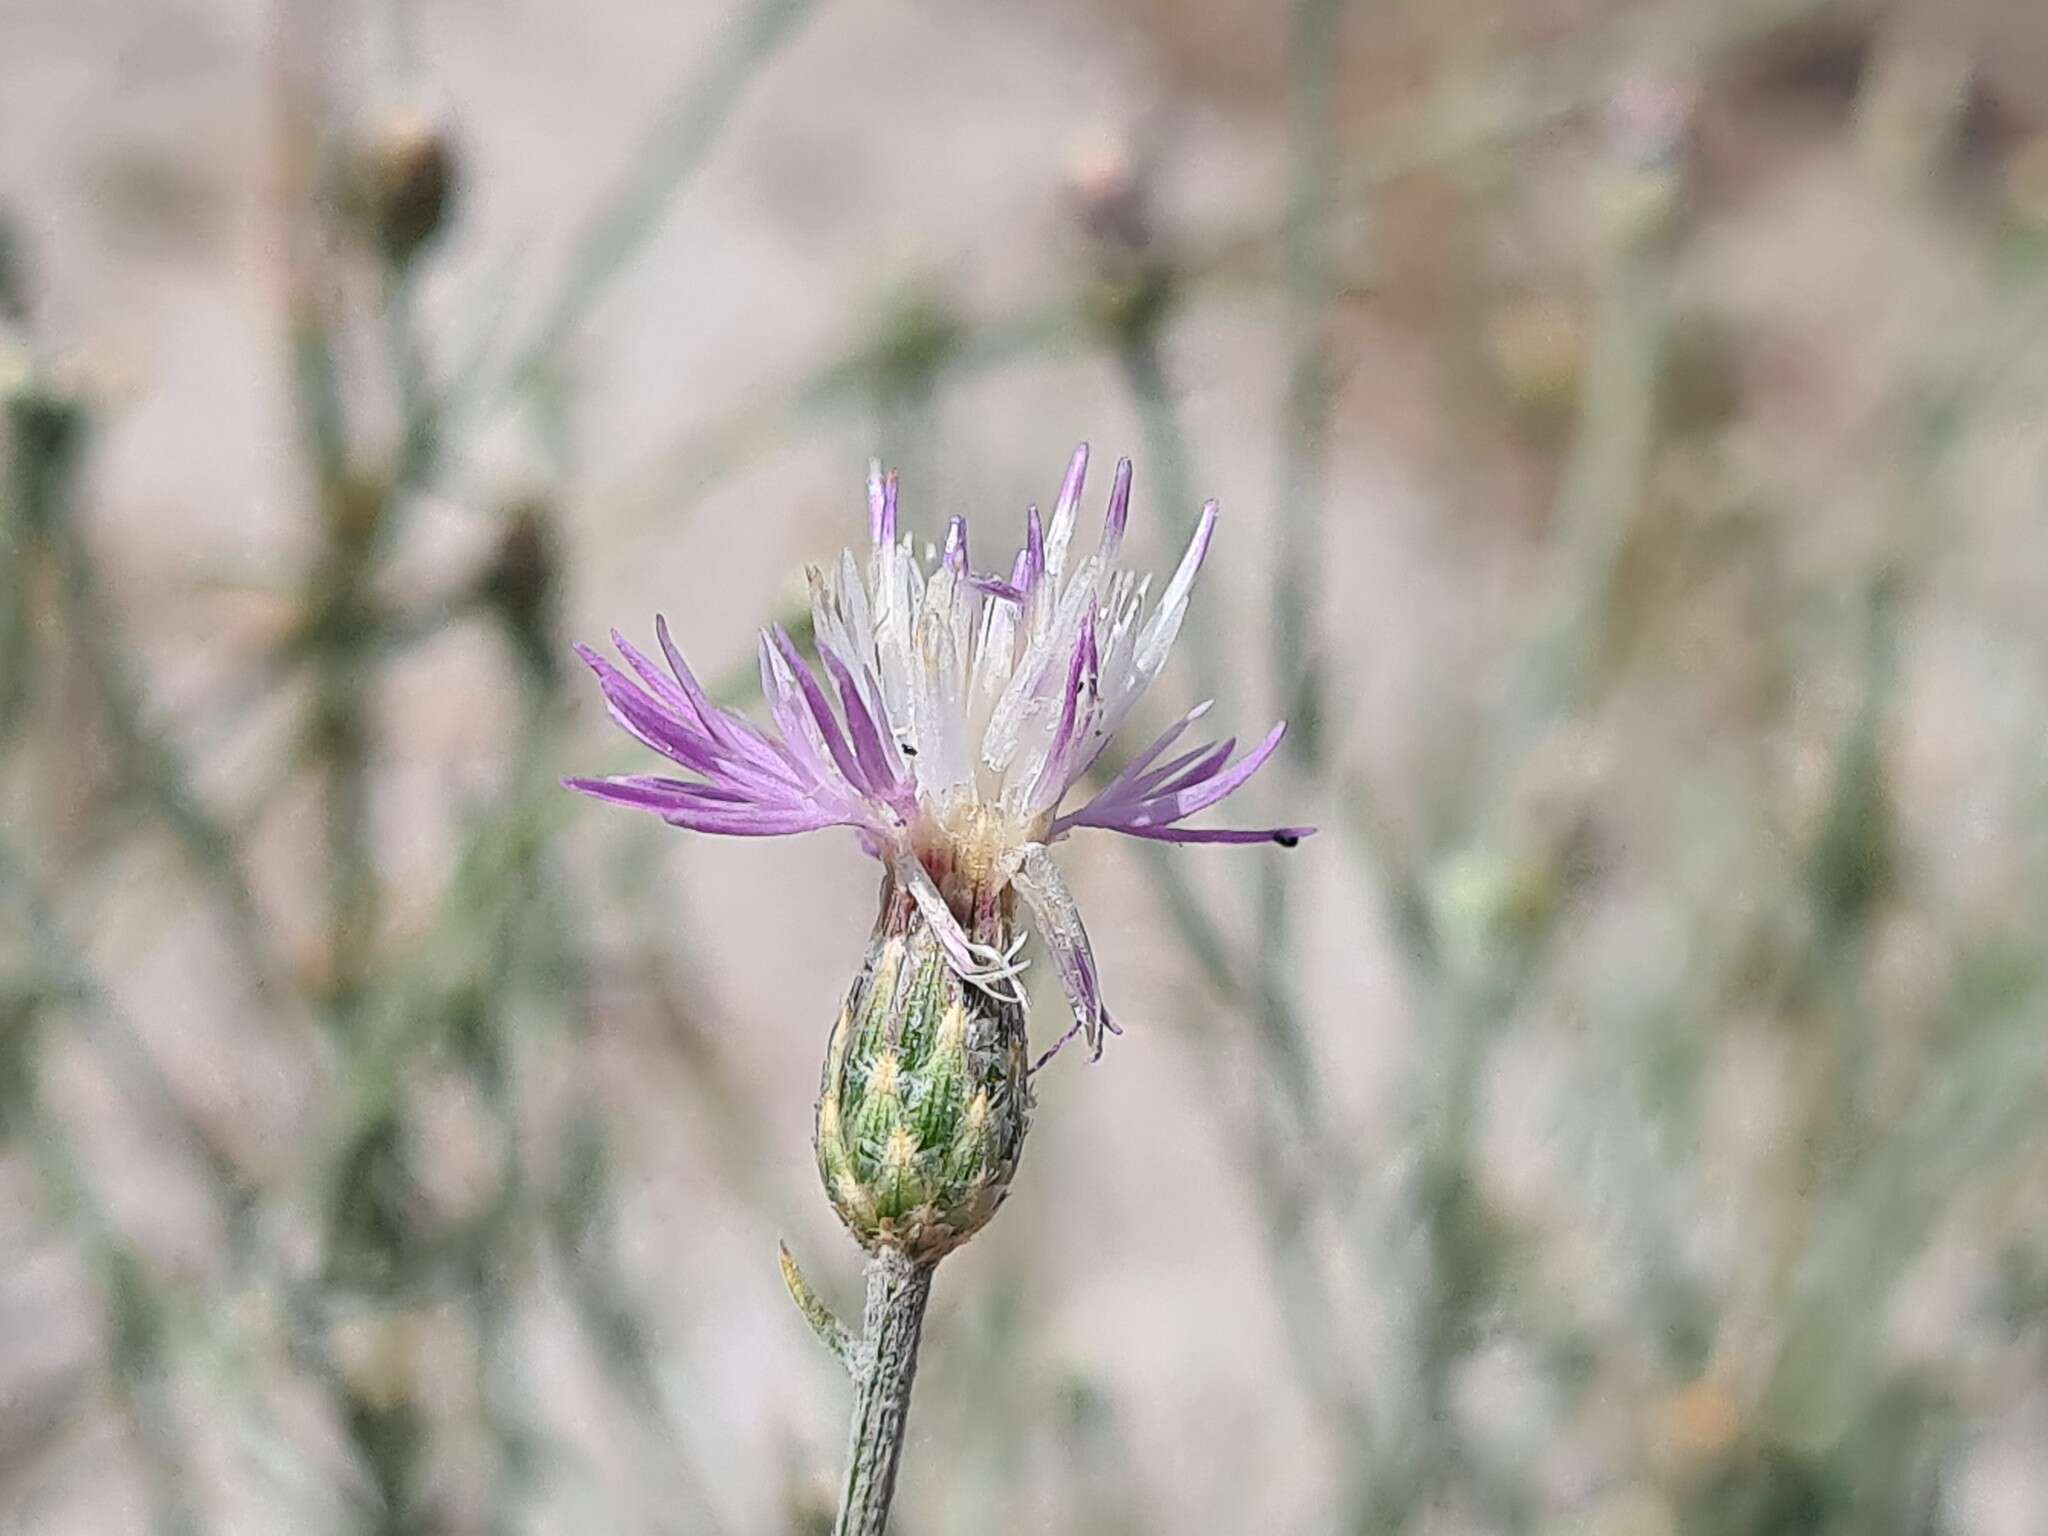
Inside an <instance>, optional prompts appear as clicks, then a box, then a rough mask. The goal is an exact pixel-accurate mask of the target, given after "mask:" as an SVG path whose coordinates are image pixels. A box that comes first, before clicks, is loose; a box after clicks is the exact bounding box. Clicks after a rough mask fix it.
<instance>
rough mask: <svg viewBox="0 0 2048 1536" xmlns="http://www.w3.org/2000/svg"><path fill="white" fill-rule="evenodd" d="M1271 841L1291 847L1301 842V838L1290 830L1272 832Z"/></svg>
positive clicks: (1283, 846) (1284, 846)
mask: <svg viewBox="0 0 2048 1536" xmlns="http://www.w3.org/2000/svg"><path fill="white" fill-rule="evenodd" d="M1273 841H1274V842H1276V843H1278V844H1279V845H1280V846H1281V847H1282V848H1293V847H1295V846H1296V845H1298V844H1299V843H1300V842H1301V839H1300V838H1298V837H1296V836H1295V835H1294V834H1293V833H1292V832H1275V833H1274V834H1273Z"/></svg>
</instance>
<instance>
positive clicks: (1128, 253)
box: [1063, 131, 1173, 341]
mask: <svg viewBox="0 0 2048 1536" xmlns="http://www.w3.org/2000/svg"><path fill="white" fill-rule="evenodd" d="M1152 181H1153V176H1152V167H1151V157H1150V156H1149V155H1147V154H1145V153H1143V152H1141V151H1140V149H1139V148H1138V147H1137V145H1136V144H1135V143H1134V142H1133V141H1132V140H1131V139H1130V138H1129V137H1127V136H1126V135H1123V134H1120V133H1110V132H1107V131H1103V132H1097V133H1095V134H1093V135H1091V136H1090V137H1089V138H1087V139H1085V140H1084V141H1083V142H1082V143H1081V144H1080V145H1079V147H1077V148H1076V150H1075V151H1074V154H1073V156H1072V157H1071V159H1070V160H1069V162H1068V166H1067V173H1066V177H1065V185H1064V189H1063V190H1064V194H1065V198H1066V202H1067V206H1068V208H1069V209H1070V210H1071V212H1072V214H1073V218H1074V222H1075V224H1076V226H1078V228H1079V229H1080V231H1081V234H1082V236H1083V237H1084V239H1085V241H1086V259H1087V262H1088V264H1089V266H1090V268H1091V269H1092V270H1091V272H1090V276H1089V281H1088V286H1087V293H1086V306H1087V309H1088V311H1089V317H1090V319H1091V320H1092V321H1093V322H1094V323H1095V325H1096V326H1097V327H1099V328H1100V329H1101V330H1102V331H1104V332H1105V333H1106V334H1108V335H1109V336H1110V337H1111V338H1112V339H1115V340H1120V341H1128V340H1131V339H1134V338H1137V337H1139V336H1142V335H1145V334H1147V333H1149V332H1151V331H1152V330H1153V329H1155V328H1156V327H1157V325H1158V324H1159V321H1160V319H1161V317H1162V316H1163V315H1164V314H1165V312H1166V308H1167V305H1168V304H1169V302H1170V301H1171V299H1172V294H1173V264H1172V262H1171V260H1170V259H1169V257H1168V256H1167V255H1166V254H1165V253H1164V252H1163V251H1162V250H1161V249H1160V247H1159V243H1158V242H1157V240H1156V239H1155V224H1156V221H1155V220H1154V217H1153V197H1152Z"/></svg>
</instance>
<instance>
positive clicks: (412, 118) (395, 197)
mask: <svg viewBox="0 0 2048 1536" xmlns="http://www.w3.org/2000/svg"><path fill="white" fill-rule="evenodd" d="M362 177H363V196H364V201H365V204H366V209H365V211H366V214H367V217H368V220H369V223H370V228H371V232H372V233H373V234H374V236H375V238H376V240H377V243H378V245H379V246H380V247H382V249H383V251H384V254H385V255H386V256H387V257H388V258H389V259H390V260H391V261H392V262H394V263H397V264H399V265H403V264H404V263H405V262H407V261H410V260H411V259H412V257H413V255H414V254H415V253H416V252H417V251H418V250H419V249H420V247H422V246H424V245H425V244H426V243H427V242H428V241H429V240H431V239H433V237H434V236H435V235H437V234H439V233H440V231H441V228H442V226H443V225H444V224H445V223H446V222H447V219H448V214H449V210H450V207H451V205H452V204H453V202H454V199H455V189H456V188H455V180H456V162H455V151H454V147H453V146H452V144H451V143H450V142H449V138H448V135H447V133H446V131H445V130H444V129H443V128H442V126H441V124H440V123H438V122H437V121H435V120H434V119H433V118H432V117H430V116H428V115H427V114H425V113H423V112H418V111H412V110H404V111H397V112H393V113H391V114H390V115H389V116H387V117H386V118H385V119H384V120H383V121H381V122H379V123H377V124H376V125H375V126H374V127H373V129H372V130H371V132H370V135H369V137H368V140H367V142H366V143H365V144H364V145H363V148H362Z"/></svg>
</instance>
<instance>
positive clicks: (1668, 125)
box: [1601, 74, 1699, 238]
mask: <svg viewBox="0 0 2048 1536" xmlns="http://www.w3.org/2000/svg"><path fill="white" fill-rule="evenodd" d="M1698 113H1699V90H1698V88H1697V87H1696V86H1695V85H1694V84H1693V83H1692V82H1691V81H1689V80H1683V79H1679V78H1676V77H1673V76H1669V75H1658V74H1645V75H1639V76H1637V77H1636V78H1635V79H1633V80H1630V81H1628V82H1627V83H1626V84H1624V85H1623V86H1622V87H1621V88H1620V89H1619V90H1617V91H1616V92H1615V93H1614V95H1613V96H1612V97H1611V98H1610V99H1609V100H1608V103H1607V110H1606V113H1605V114H1604V116H1603V118H1602V122H1601V130H1602V134H1601V136H1602V139H1603V142H1604V150H1605V159H1606V162H1607V166H1608V174H1607V176H1606V177H1605V178H1604V181H1605V185H1604V187H1603V194H1604V196H1603V200H1604V202H1605V203H1606V205H1607V206H1606V214H1607V218H1608V221H1609V224H1610V227H1611V228H1612V229H1613V230H1614V232H1615V233H1616V234H1617V235H1619V236H1622V237H1624V238H1626V237H1628V236H1631V235H1634V236H1650V235H1655V234H1659V233H1662V232H1663V231H1665V230H1666V229H1668V228H1669V226H1670V225H1671V223H1672V222H1673V221H1674V220H1675V219H1676V217H1677V216H1678V214H1679V212H1680V211H1681V209H1682V207H1683V202H1684V196H1685V183H1686V179H1687V176H1688V175H1689V173H1690V171H1691V169H1692V157H1693V150H1694V141H1695V124H1696V122H1697V119H1698Z"/></svg>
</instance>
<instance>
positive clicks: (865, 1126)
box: [817, 884, 1031, 1263]
mask: <svg viewBox="0 0 2048 1536" xmlns="http://www.w3.org/2000/svg"><path fill="white" fill-rule="evenodd" d="M1030 1117H1031V1093H1030V1088H1029V1085H1028V1082H1027V1073H1026V1070H1025V1038H1024V1013H1023V1009H1022V1008H1020V1007H1019V1006H1018V1005H1017V1004H1015V1003H1013V1002H1007V1001H1004V1000H1001V999H998V998H995V997H992V996H990V995H989V994H988V993H987V992H985V991H982V990H981V989H979V988H977V987H974V986H972V985H970V984H969V983H967V982H965V981H963V980H961V978H960V977H959V975H958V974H956V973H955V971H954V969H953V967H952V966H951V965H949V964H948V963H947V960H946V954H945V951H944V950H943V949H942V948H941V947H940V944H939V940H938V938H937V937H936V936H935V935H934V934H933V932H932V930H931V928H930V927H929V926H928V925H927V924H926V922H925V921H924V919H923V918H922V917H921V916H920V915H919V914H918V911H917V907H916V905H915V903H914V902H912V901H911V900H910V898H909V896H908V895H907V894H905V893H903V892H901V891H900V890H898V889H896V888H895V887H894V886H893V884H892V885H891V886H890V888H889V889H888V890H886V891H885V893H884V897H883V915H882V920H881V922H880V923H879V924H877V926H876V929H875V936H874V939H873V941H872V943H871V944H870V945H869V947H868V955H867V960H866V961H865V963H864V964H863V965H862V967H861V973H860V975H859V976H858V977H857V978H856V979H855V981H854V983H853V987H852V989H851V990H850V991H849V992H848V994H847V998H846V1006H845V1007H844V1009H842V1010H841V1012H840V1015H839V1022H838V1025H837V1026H836V1027H835V1028H834V1029H833V1031H832V1041H831V1044H830V1046H829V1047H828V1049H827V1051H826V1054H825V1073H824V1081H823V1083H822V1085H821V1087H820V1090H819V1095H818V1126H817V1148H818V1171H819V1173H820V1174H821V1175H823V1177H824V1180H825V1191H826V1193H827V1194H828V1195H829V1196H830V1197H831V1200H832V1204H833V1207H834V1208H835V1209H836V1210H837V1211H838V1212H839V1217H840V1220H842V1221H844V1222H845V1223H846V1225H847V1229H848V1230H849V1231H851V1232H852V1233H853V1235H854V1237H855V1238H857V1239H858V1240H859V1241H860V1244H861V1246H862V1247H864V1248H867V1249H870V1250H873V1249H876V1248H895V1249H898V1250H900V1251H902V1252H903V1253H905V1254H907V1255H908V1256H909V1257H911V1258H912V1259H914V1260H917V1261H918V1262H920V1263H934V1262H936V1261H937V1260H938V1259H940V1258H942V1257H943V1256H944V1255H946V1254H947V1253H949V1252H951V1251H952V1250H953V1249H954V1248H957V1247H958V1246H959V1245H960V1244H962V1243H964V1242H966V1241H967V1239H968V1238H970V1237H972V1236H973V1235H974V1234H975V1233H976V1232H978V1231H980V1230H981V1228H982V1227H983V1226H984V1225H985V1224H986V1223H987V1221H988V1219H989V1217H990V1216H992V1215H994V1214H995V1210H996V1207H997V1206H999V1205H1001V1204H1002V1202H1003V1197H1004V1196H1005V1195H1006V1194H1007V1193H1008V1192H1009V1188H1010V1179H1011V1177H1012V1175H1014V1174H1015V1173H1016V1171H1017V1160H1018V1156H1019V1154H1020V1153H1021V1152H1022V1151H1023V1147H1024V1133H1025V1131H1026V1130H1027V1129H1028V1128H1029V1125H1030Z"/></svg>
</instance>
